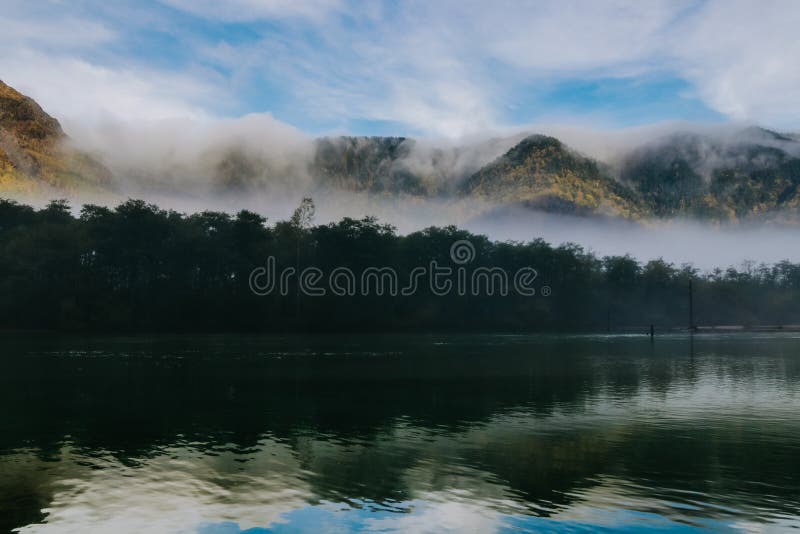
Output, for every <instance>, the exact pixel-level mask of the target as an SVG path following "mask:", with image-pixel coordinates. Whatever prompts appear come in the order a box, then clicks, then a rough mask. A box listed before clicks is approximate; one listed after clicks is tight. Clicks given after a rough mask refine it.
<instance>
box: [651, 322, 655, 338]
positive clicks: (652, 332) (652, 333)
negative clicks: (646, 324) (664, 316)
mask: <svg viewBox="0 0 800 534" xmlns="http://www.w3.org/2000/svg"><path fill="white" fill-rule="evenodd" d="M654 334H655V332H654V329H653V325H650V341H653V335H654Z"/></svg>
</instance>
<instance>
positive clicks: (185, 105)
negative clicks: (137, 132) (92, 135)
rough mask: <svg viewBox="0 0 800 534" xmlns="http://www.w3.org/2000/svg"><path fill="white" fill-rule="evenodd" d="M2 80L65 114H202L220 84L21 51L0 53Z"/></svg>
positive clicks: (99, 117)
mask: <svg viewBox="0 0 800 534" xmlns="http://www.w3.org/2000/svg"><path fill="white" fill-rule="evenodd" d="M0 72H2V79H3V80H4V81H5V82H6V83H8V84H9V85H11V86H13V87H14V88H16V89H17V90H19V91H21V92H23V93H25V94H27V95H29V96H31V97H32V98H34V99H35V100H36V101H37V102H39V104H40V105H41V106H42V107H43V108H44V109H45V111H47V112H49V113H50V114H52V115H55V116H56V117H57V118H60V119H68V120H74V119H80V120H84V121H87V122H96V121H98V120H104V119H109V118H117V119H142V120H159V119H167V118H175V117H184V118H194V119H203V118H208V117H209V113H208V112H207V111H206V107H205V106H203V105H202V103H203V102H209V101H211V100H213V99H214V98H215V95H216V94H217V91H216V89H215V88H214V86H213V85H212V84H210V83H207V82H204V81H202V80H200V79H198V78H197V77H192V76H187V75H182V74H170V73H164V72H160V71H157V70H153V69H146V68H124V67H123V68H116V69H115V68H110V67H103V66H99V65H96V64H92V63H90V62H88V61H85V60H82V59H78V58H74V57H69V56H67V57H61V56H50V55H46V54H43V53H39V52H33V51H30V50H19V51H17V53H15V54H14V55H13V56H3V57H0Z"/></svg>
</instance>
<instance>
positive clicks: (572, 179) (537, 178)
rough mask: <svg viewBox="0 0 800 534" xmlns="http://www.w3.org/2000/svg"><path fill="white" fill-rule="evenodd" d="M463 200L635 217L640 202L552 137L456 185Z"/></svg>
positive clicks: (521, 147)
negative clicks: (480, 199) (477, 198)
mask: <svg viewBox="0 0 800 534" xmlns="http://www.w3.org/2000/svg"><path fill="white" fill-rule="evenodd" d="M460 192H461V193H462V194H463V195H465V196H474V197H479V198H482V199H486V200H490V201H494V202H500V203H506V204H508V203H513V204H521V205H524V206H526V207H530V208H535V209H540V210H543V211H555V212H559V213H567V214H571V215H588V214H593V213H594V214H604V215H615V216H622V217H626V218H635V217H639V216H641V215H642V214H643V212H644V210H643V208H642V206H641V202H640V199H639V198H638V197H637V195H636V194H634V193H633V192H632V191H631V190H630V189H629V188H627V187H625V186H624V185H622V184H620V183H619V182H617V181H616V180H614V179H613V178H611V177H610V176H608V174H607V172H605V171H604V170H603V169H601V167H600V165H598V163H597V162H596V161H594V160H592V159H589V158H587V157H585V156H582V155H580V154H578V153H576V152H574V151H572V150H570V149H569V148H567V147H566V146H565V145H564V144H563V143H562V142H561V141H559V140H558V139H556V138H554V137H547V136H543V135H532V136H529V137H526V138H525V139H523V140H522V141H521V142H519V143H518V144H517V145H516V146H514V147H513V148H512V149H511V150H509V151H508V152H506V153H505V154H504V155H502V156H501V157H499V158H497V159H496V160H494V161H493V162H491V163H489V164H488V165H486V166H485V167H483V168H482V169H480V170H479V171H478V172H476V173H475V174H473V175H472V176H470V177H469V178H468V179H467V180H466V181H465V182H463V183H462V184H461V187H460Z"/></svg>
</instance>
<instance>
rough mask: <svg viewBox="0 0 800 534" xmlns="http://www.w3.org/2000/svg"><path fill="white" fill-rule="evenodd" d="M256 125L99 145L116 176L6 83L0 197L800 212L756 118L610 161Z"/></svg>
mask: <svg viewBox="0 0 800 534" xmlns="http://www.w3.org/2000/svg"><path fill="white" fill-rule="evenodd" d="M253 132H257V130H254V129H252V128H251V129H248V130H247V131H246V132H245V134H244V135H239V136H238V137H237V135H234V134H233V133H232V134H230V135H228V134H224V135H217V136H216V137H213V138H211V141H208V140H205V144H201V145H199V146H194V145H193V146H192V149H191V150H186V149H185V148H184V149H173V148H171V147H170V146H167V147H165V148H164V150H162V151H161V152H158V153H157V154H155V153H154V155H153V156H152V157H151V158H148V157H146V156H139V157H137V158H127V159H126V158H123V159H126V162H128V163H126V165H128V166H127V167H124V168H120V167H114V166H113V161H114V160H115V158H114V156H115V155H116V152H115V151H118V148H117V146H116V145H109V146H110V147H111V148H110V149H109V150H107V151H106V152H105V153H103V152H101V151H97V150H96V149H93V150H92V151H93V153H95V152H97V153H102V157H103V160H104V161H109V164H110V165H112V168H114V176H113V177H112V173H111V172H110V171H109V170H108V169H107V168H106V167H104V166H103V164H101V163H100V162H98V161H97V160H96V159H94V158H93V157H91V156H90V155H88V154H87V153H85V152H83V151H81V150H79V149H77V148H75V147H74V146H73V145H72V143H71V142H70V139H69V138H68V137H67V135H66V134H65V133H64V131H63V130H62V129H61V126H60V124H59V123H58V121H57V120H56V119H55V118H53V117H51V116H50V115H48V114H47V113H46V112H45V111H44V110H42V108H41V107H40V106H39V105H38V104H37V103H36V102H34V101H33V100H32V99H30V98H28V97H26V96H24V95H22V94H21V93H19V92H18V91H16V90H14V89H12V88H11V87H9V86H7V85H5V84H4V83H2V82H0V196H12V197H13V196H25V195H26V194H28V195H30V196H33V195H38V196H42V197H48V198H54V197H56V196H58V195H60V194H62V193H65V192H75V193H79V194H80V193H84V192H87V191H89V192H113V191H115V190H116V189H119V191H120V192H122V193H124V194H132V195H134V196H136V195H139V194H148V193H150V194H162V193H164V194H171V195H178V196H180V195H185V196H192V195H195V196H197V195H209V194H210V195H231V196H233V197H234V198H237V196H238V195H247V194H250V193H260V194H267V195H272V194H273V193H286V194H288V195H289V196H298V195H300V194H302V195H306V196H307V195H311V196H316V195H320V196H321V195H324V194H325V193H327V192H330V191H338V192H344V193H352V194H366V195H375V196H383V197H385V196H402V197H413V198H418V199H428V198H436V199H437V200H439V201H447V200H453V201H456V200H464V199H477V200H481V201H485V202H486V203H488V204H489V205H490V207H492V208H493V209H494V210H502V209H503V208H504V207H508V206H516V207H523V208H527V209H532V210H537V211H546V212H555V213H561V214H568V215H577V216H598V215H599V216H607V217H614V218H623V219H631V220H638V219H644V218H671V217H697V218H701V219H706V220H715V221H734V220H747V219H753V218H760V219H778V218H785V219H787V220H795V221H800V136H798V135H796V134H781V133H777V132H773V131H770V130H765V129H762V128H756V127H751V128H742V129H733V128H717V129H716V130H708V129H707V130H702V131H701V130H697V131H692V132H674V133H671V134H669V135H665V136H663V137H661V138H659V139H656V140H653V141H650V142H642V143H640V144H639V145H638V146H635V147H633V148H631V149H626V150H622V151H620V153H618V154H616V155H615V156H614V159H613V161H609V162H601V161H597V160H595V159H592V158H590V157H588V156H586V155H584V154H580V153H578V152H576V151H575V150H573V149H571V148H570V147H569V146H567V145H565V144H564V143H563V142H562V141H560V140H558V139H556V138H554V137H548V136H543V135H528V136H524V135H518V136H516V137H506V138H491V139H487V140H483V141H473V142H471V143H468V144H461V145H457V146H456V145H448V144H446V143H445V144H436V143H433V142H430V141H424V140H423V141H417V140H414V139H409V138H404V137H323V138H319V139H305V138H300V139H295V140H294V141H293V142H292V143H289V144H284V143H281V142H280V140H279V141H278V142H276V141H274V140H273V141H272V142H271V143H270V142H268V141H266V140H263V139H261V138H260V137H259V135H257V134H256V135H253ZM178 137H179V136H176V142H177V141H178V140H179V139H178ZM243 140H244V141H243ZM175 146H179V145H177V144H176V145H175ZM287 147H289V148H287ZM181 158H183V159H181ZM117 159H118V158H117ZM112 178H113V181H112ZM209 186H210V187H209ZM126 187H127V189H125V188H126Z"/></svg>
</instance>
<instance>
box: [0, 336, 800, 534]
mask: <svg viewBox="0 0 800 534" xmlns="http://www.w3.org/2000/svg"><path fill="white" fill-rule="evenodd" d="M0 343H2V345H1V347H2V348H1V349H0V532H4V531H9V530H14V529H17V530H18V531H20V532H45V533H49V532H59V533H63V532H81V533H86V532H113V533H121V532H136V533H141V532H158V533H161V532H202V533H225V534H227V533H236V532H241V531H248V532H251V533H260V532H298V531H308V532H348V531H363V532H392V531H399V532H445V531H453V532H519V531H536V532H542V531H544V532H548V531H550V532H561V531H594V530H604V529H605V530H606V531H609V532H611V531H620V530H621V531H628V532H638V531H641V530H656V531H670V532H683V531H694V530H700V529H711V530H717V531H737V530H742V531H762V530H774V531H782V530H784V529H788V528H791V527H798V526H800V519H799V518H800V504H799V503H800V336H798V335H789V334H784V335H751V334H735V335H721V336H695V337H694V339H691V338H690V337H688V336H674V337H672V336H665V337H660V338H657V339H656V340H655V343H654V344H652V345H651V343H650V341H649V340H648V339H647V338H646V337H644V336H488V335H414V336H409V335H403V336H399V335H398V336H314V337H300V336H296V337H295V336H292V337H279V336H271V337H241V336H237V337H157V338H152V337H126V338H78V337H60V338H59V337H51V336H41V335H24V336H23V335H14V336H9V335H6V336H2V337H0Z"/></svg>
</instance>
